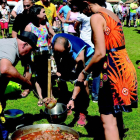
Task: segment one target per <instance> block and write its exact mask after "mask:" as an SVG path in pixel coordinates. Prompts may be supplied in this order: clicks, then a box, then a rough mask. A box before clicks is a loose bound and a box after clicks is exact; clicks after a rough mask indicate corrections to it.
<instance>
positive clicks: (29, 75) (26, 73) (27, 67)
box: [21, 65, 32, 98]
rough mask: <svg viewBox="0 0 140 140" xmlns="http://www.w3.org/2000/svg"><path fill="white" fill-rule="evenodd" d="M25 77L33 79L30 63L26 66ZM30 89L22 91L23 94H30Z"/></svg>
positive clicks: (24, 95) (23, 95)
mask: <svg viewBox="0 0 140 140" xmlns="http://www.w3.org/2000/svg"><path fill="white" fill-rule="evenodd" d="M24 77H26V78H27V79H28V80H31V78H32V73H31V67H30V65H27V66H25V67H24ZM29 92H30V90H29V89H25V90H23V91H22V93H21V96H22V97H23V98H24V97H26V96H27V95H28V94H29Z"/></svg>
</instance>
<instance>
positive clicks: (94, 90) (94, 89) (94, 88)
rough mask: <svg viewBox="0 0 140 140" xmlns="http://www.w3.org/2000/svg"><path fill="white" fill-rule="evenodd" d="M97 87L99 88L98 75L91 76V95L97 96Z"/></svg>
mask: <svg viewBox="0 0 140 140" xmlns="http://www.w3.org/2000/svg"><path fill="white" fill-rule="evenodd" d="M99 88H100V75H99V76H97V77H94V78H93V81H92V97H96V96H98V94H99Z"/></svg>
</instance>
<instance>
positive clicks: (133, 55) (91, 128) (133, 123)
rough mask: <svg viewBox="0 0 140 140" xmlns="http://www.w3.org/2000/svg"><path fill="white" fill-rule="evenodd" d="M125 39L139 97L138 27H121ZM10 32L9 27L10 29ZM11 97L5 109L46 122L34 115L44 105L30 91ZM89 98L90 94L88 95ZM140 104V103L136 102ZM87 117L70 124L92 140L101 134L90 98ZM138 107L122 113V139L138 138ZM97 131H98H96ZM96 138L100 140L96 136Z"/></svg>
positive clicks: (20, 70) (68, 120)
mask: <svg viewBox="0 0 140 140" xmlns="http://www.w3.org/2000/svg"><path fill="white" fill-rule="evenodd" d="M123 29H124V34H125V41H126V49H127V52H128V54H129V57H130V59H131V61H132V62H133V64H134V66H135V68H136V71H137V77H138V97H139V98H140V86H139V82H140V70H139V69H137V65H136V64H135V62H136V60H138V59H140V27H138V28H134V27H131V28H128V27H123ZM10 32H11V29H10ZM16 68H17V69H18V71H19V72H20V73H21V74H23V68H22V67H21V65H20V62H19V63H18V64H17V66H16ZM68 85H69V90H71V91H72V89H73V85H72V84H70V83H68ZM9 95H11V99H8V100H7V101H6V103H7V106H6V109H14V108H16V109H20V110H23V111H24V113H25V114H30V116H31V118H32V119H31V122H32V124H47V123H48V121H47V119H41V118H39V119H38V118H37V117H36V116H37V115H38V114H40V109H42V110H44V107H38V106H37V102H38V99H37V98H36V97H35V96H34V94H33V93H32V92H31V93H30V94H29V95H28V96H27V97H26V98H18V99H16V97H15V96H14V95H13V96H12V93H10V94H9ZM90 98H91V95H90ZM138 104H140V103H138ZM87 111H88V117H87V119H88V120H87V121H88V122H87V125H86V126H85V127H77V126H76V123H74V125H72V128H73V129H75V130H76V131H77V132H79V134H80V135H81V137H80V140H93V139H95V138H94V137H95V136H97V135H101V133H100V127H99V126H100V125H99V112H98V105H97V103H93V102H92V101H91V100H90V105H89V107H88V109H87ZM74 113H75V112H73V114H72V115H71V116H68V117H67V119H66V121H65V122H64V123H65V124H66V125H69V124H71V123H72V121H73V119H74ZM139 114H140V109H139V108H137V109H133V112H131V113H123V118H124V123H125V127H126V128H129V131H128V132H127V133H126V134H127V137H126V138H124V140H140V134H139V132H140V117H139ZM98 132H99V133H98ZM96 140H101V139H98V138H96Z"/></svg>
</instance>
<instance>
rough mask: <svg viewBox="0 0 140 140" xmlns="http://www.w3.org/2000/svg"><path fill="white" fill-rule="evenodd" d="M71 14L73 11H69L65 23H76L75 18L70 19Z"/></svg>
mask: <svg viewBox="0 0 140 140" xmlns="http://www.w3.org/2000/svg"><path fill="white" fill-rule="evenodd" d="M70 14H71V11H69V12H68V14H67V17H66V20H65V23H74V22H75V20H69V18H70Z"/></svg>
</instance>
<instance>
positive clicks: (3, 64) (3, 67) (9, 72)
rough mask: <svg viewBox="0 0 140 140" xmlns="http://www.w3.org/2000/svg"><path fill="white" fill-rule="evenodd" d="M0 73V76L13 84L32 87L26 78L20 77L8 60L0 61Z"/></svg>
mask: <svg viewBox="0 0 140 140" xmlns="http://www.w3.org/2000/svg"><path fill="white" fill-rule="evenodd" d="M0 72H1V75H4V76H5V77H7V78H9V79H11V80H12V81H14V82H17V83H19V84H22V85H26V86H27V87H31V86H32V83H31V82H30V81H29V80H28V79H27V78H25V77H24V76H22V75H21V74H20V73H19V72H18V71H17V69H16V68H15V67H14V66H13V65H12V63H11V62H10V61H9V60H8V59H1V61H0Z"/></svg>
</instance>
